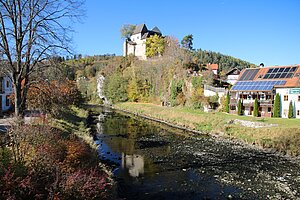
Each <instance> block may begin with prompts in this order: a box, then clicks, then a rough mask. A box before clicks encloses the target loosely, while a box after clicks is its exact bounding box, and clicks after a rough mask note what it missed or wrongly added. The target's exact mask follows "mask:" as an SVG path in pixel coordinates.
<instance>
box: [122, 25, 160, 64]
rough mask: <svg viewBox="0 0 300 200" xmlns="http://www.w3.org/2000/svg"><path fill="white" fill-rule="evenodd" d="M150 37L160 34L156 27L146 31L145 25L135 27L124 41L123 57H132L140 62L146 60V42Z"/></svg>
mask: <svg viewBox="0 0 300 200" xmlns="http://www.w3.org/2000/svg"><path fill="white" fill-rule="evenodd" d="M151 35H159V36H161V35H162V34H161V32H160V30H159V29H158V28H157V27H154V28H153V29H152V30H148V29H147V27H146V25H145V24H140V25H137V26H136V27H135V30H134V31H133V34H132V35H131V36H130V38H128V39H126V40H125V41H124V44H123V56H128V55H134V56H136V57H137V58H138V59H140V60H146V59H147V56H146V40H147V38H149V37H150V36H151Z"/></svg>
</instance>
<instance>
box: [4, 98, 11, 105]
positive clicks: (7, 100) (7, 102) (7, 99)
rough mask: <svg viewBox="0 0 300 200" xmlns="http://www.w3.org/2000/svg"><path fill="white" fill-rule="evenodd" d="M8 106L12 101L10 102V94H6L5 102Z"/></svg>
mask: <svg viewBox="0 0 300 200" xmlns="http://www.w3.org/2000/svg"><path fill="white" fill-rule="evenodd" d="M5 105H6V106H10V102H9V96H6V102H5Z"/></svg>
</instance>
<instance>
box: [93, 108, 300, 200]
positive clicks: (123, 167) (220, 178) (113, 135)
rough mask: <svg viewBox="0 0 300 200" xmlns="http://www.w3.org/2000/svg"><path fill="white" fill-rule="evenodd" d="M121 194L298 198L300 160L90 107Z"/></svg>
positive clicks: (99, 142) (101, 152)
mask: <svg viewBox="0 0 300 200" xmlns="http://www.w3.org/2000/svg"><path fill="white" fill-rule="evenodd" d="M91 113H92V118H91V119H92V127H93V128H92V129H93V134H94V138H95V143H96V144H97V145H98V153H99V158H100V159H101V161H102V162H104V163H106V164H108V165H109V166H110V167H111V168H112V169H113V174H114V177H115V180H116V184H117V186H116V187H117V198H120V199H300V162H299V160H297V159H292V158H288V157H283V156H280V155H277V154H274V153H271V152H269V151H265V150H261V149H258V148H255V147H251V146H248V145H244V144H242V143H238V142H233V141H228V140H225V139H219V138H213V137H210V136H207V135H196V134H192V133H189V132H185V131H183V130H179V129H176V128H172V127H169V126H167V125H163V124H161V123H158V122H153V121H150V120H147V119H143V118H139V117H136V116H133V115H128V114H124V113H120V112H119V111H114V110H111V109H108V108H102V107H94V108H92V112H91Z"/></svg>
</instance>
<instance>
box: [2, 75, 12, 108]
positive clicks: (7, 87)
mask: <svg viewBox="0 0 300 200" xmlns="http://www.w3.org/2000/svg"><path fill="white" fill-rule="evenodd" d="M2 88H3V89H2V91H1V106H2V112H3V111H7V110H8V109H10V108H11V100H9V102H8V104H7V103H6V100H7V98H8V97H9V96H10V95H11V94H12V92H13V88H12V82H11V80H10V78H9V77H7V76H5V77H3V79H2Z"/></svg>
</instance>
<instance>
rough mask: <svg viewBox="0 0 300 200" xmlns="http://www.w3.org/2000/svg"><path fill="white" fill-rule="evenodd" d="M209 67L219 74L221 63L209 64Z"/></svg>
mask: <svg viewBox="0 0 300 200" xmlns="http://www.w3.org/2000/svg"><path fill="white" fill-rule="evenodd" d="M207 67H208V68H209V69H211V70H212V72H213V73H214V74H215V75H218V71H219V65H218V64H210V63H209V64H208V65H207Z"/></svg>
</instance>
